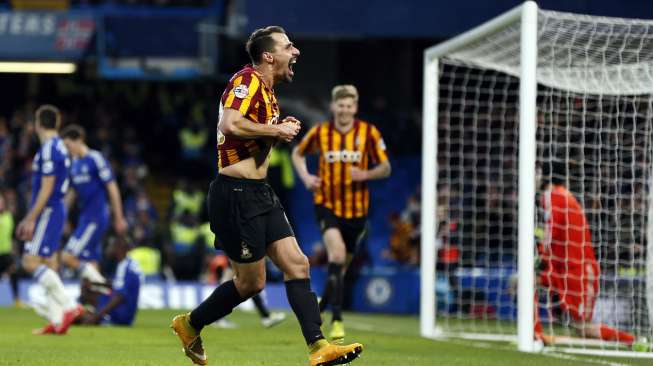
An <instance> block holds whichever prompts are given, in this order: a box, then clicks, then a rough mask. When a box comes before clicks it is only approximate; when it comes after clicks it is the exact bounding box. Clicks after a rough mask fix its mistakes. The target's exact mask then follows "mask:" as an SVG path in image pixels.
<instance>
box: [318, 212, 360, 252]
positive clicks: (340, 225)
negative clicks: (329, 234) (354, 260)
mask: <svg viewBox="0 0 653 366" xmlns="http://www.w3.org/2000/svg"><path fill="white" fill-rule="evenodd" d="M315 217H316V218H317V223H318V225H319V226H320V231H321V232H322V234H324V232H325V231H326V230H327V229H329V228H336V229H338V230H340V234H341V235H342V238H343V239H344V241H345V246H346V247H347V253H355V252H356V248H358V245H359V244H360V243H361V241H363V239H364V238H365V235H367V217H366V216H364V217H355V218H351V219H345V218H342V217H338V216H336V215H335V214H334V213H333V211H332V210H330V209H329V208H327V207H324V206H322V205H315Z"/></svg>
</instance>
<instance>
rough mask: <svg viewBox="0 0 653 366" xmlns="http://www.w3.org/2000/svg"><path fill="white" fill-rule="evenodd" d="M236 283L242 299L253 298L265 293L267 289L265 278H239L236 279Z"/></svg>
mask: <svg viewBox="0 0 653 366" xmlns="http://www.w3.org/2000/svg"><path fill="white" fill-rule="evenodd" d="M234 281H235V283H236V288H238V292H239V293H240V296H242V297H246V298H249V297H252V296H254V295H256V294H258V293H259V292H261V291H263V288H265V278H262V277H255V278H238V277H236V278H235V279H234Z"/></svg>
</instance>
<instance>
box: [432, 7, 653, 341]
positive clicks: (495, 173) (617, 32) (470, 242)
mask: <svg viewBox="0 0 653 366" xmlns="http://www.w3.org/2000/svg"><path fill="white" fill-rule="evenodd" d="M538 23H539V30H538V70H537V80H538V97H537V111H538V112H537V163H536V164H537V165H538V167H542V168H543V176H542V178H543V180H544V181H550V180H551V179H553V178H557V179H558V180H559V181H560V182H561V183H562V184H563V185H564V186H566V187H567V188H568V189H569V191H570V192H571V193H572V194H573V196H574V198H575V199H576V200H577V201H578V203H579V204H580V205H581V206H582V208H583V212H584V216H585V218H586V220H587V223H588V225H589V231H590V234H591V244H592V245H591V246H592V248H593V251H594V255H595V257H596V260H597V264H598V268H599V271H600V275H599V279H598V282H597V283H598V293H597V294H596V295H595V296H593V297H592V298H593V300H594V305H593V306H591V307H592V309H591V310H592V312H593V316H592V319H591V320H590V319H587V320H586V321H583V322H580V321H578V319H574V317H573V314H572V315H570V314H571V313H570V311H569V305H570V304H569V303H573V301H571V300H567V301H565V299H562V297H563V295H561V294H560V292H561V291H557V290H559V288H558V289H556V288H554V287H551V286H540V287H539V291H538V294H539V296H538V306H539V311H538V314H539V316H540V319H541V320H542V322H543V325H544V333H545V334H554V335H555V336H556V337H557V341H558V342H561V343H569V344H570V345H572V346H575V347H576V346H577V347H601V348H611V349H623V348H625V347H627V345H626V344H624V342H612V341H602V340H598V339H595V338H596V337H593V336H591V335H590V334H589V333H590V332H579V331H578V330H577V329H578V328H579V325H580V324H584V325H583V326H586V327H587V328H588V329H589V327H590V326H589V324H604V325H607V326H610V327H613V328H617V329H619V330H623V331H626V332H629V333H631V334H633V335H634V336H635V337H637V338H638V339H641V337H649V338H651V336H652V334H651V329H650V328H651V327H650V324H651V321H650V319H649V311H648V308H649V307H650V306H651V304H649V305H647V296H646V293H647V288H646V277H647V275H648V276H650V275H651V274H650V273H649V272H650V271H648V272H647V264H646V259H647V247H648V246H649V245H648V243H647V224H648V223H647V219H646V217H647V212H648V209H649V205H648V202H649V185H650V181H651V178H652V177H651V158H652V156H653V147H652V144H651V142H652V141H651V139H652V135H651V134H652V133H653V123H652V121H653V118H652V117H653V97H652V95H653V80H652V77H653V70H650V67H651V62H653V38H652V37H653V34H652V33H653V29H650V26H651V25H653V22H648V21H639V20H624V19H615V18H599V17H589V16H582V15H575V14H566V13H558V12H550V11H540V12H539V14H538ZM519 39H520V24H519V23H515V24H513V25H512V26H510V27H508V28H505V29H503V30H501V31H499V32H496V33H494V34H491V35H488V36H487V37H485V38H483V39H480V40H479V41H477V42H475V43H472V44H470V45H468V46H466V47H465V48H463V49H461V50H458V51H456V52H455V53H452V54H449V55H447V56H446V57H444V58H441V59H440V74H439V75H440V76H439V100H438V103H439V104H438V116H439V121H438V143H439V146H438V214H437V220H438V248H439V249H438V262H437V263H438V264H437V270H438V271H437V272H438V280H437V289H436V291H437V299H438V305H437V312H438V315H437V318H438V324H439V325H440V326H441V327H443V329H444V330H445V331H448V332H452V333H458V332H465V333H483V334H494V335H512V334H515V332H516V329H515V323H514V322H515V320H516V294H515V291H516V287H515V285H516V281H515V280H516V278H515V277H516V268H517V231H518V228H517V217H518V205H517V193H518V174H519V172H518V144H519V142H518V137H519V122H518V103H519V80H518V78H517V76H518V75H519V53H520V50H519ZM554 166H556V167H559V166H563V167H564V171H563V172H562V173H561V172H560V171H558V170H556V169H550V168H551V167H554ZM547 167H548V168H549V169H547ZM538 192H539V193H538V202H537V206H536V207H537V208H538V210H537V214H536V217H535V218H534V220H535V222H536V228H537V229H536V237H537V239H536V241H537V242H540V243H545V242H546V238H547V234H548V232H549V229H548V228H549V227H548V226H547V218H548V216H547V214H546V211H545V210H544V206H543V204H542V199H541V198H542V196H543V193H542V192H544V191H542V192H540V191H539V190H538ZM556 259H557V260H558V261H563V262H564V261H567V262H569V267H571V266H572V263H571V261H573V258H565V257H562V258H556ZM540 268H543V267H540ZM538 273H539V272H538ZM573 273H575V272H573V271H569V272H567V273H565V276H573ZM582 276H583V277H585V276H586V275H585V274H583V275H582ZM536 277H538V276H537V275H536ZM564 281H566V280H564V279H563V282H564ZM650 282H653V281H649V283H650ZM590 287H591V286H590ZM649 287H650V284H649ZM584 288H585V289H587V288H588V286H585V287H584ZM585 289H583V290H580V292H578V293H575V292H574V291H576V290H575V289H571V288H568V289H567V291H568V293H570V294H572V295H577V296H581V297H585V298H587V297H588V296H589V294H588V293H586V290H585ZM649 292H650V291H649ZM651 296H653V294H652V295H651ZM649 302H650V300H649ZM584 303H585V304H590V303H591V302H590V301H585V302H584ZM572 305H573V304H572ZM583 311H584V312H585V313H587V309H583Z"/></svg>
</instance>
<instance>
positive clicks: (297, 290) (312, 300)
mask: <svg viewBox="0 0 653 366" xmlns="http://www.w3.org/2000/svg"><path fill="white" fill-rule="evenodd" d="M286 296H287V297H288V303H290V307H291V308H292V311H293V312H294V313H295V316H296V317H297V320H298V321H299V325H300V326H301V328H302V334H303V335H304V339H305V340H306V344H308V345H311V344H313V343H315V342H317V341H319V340H320V339H324V336H323V335H322V331H321V330H320V325H322V319H320V311H319V307H318V305H317V297H316V296H315V293H314V292H312V291H311V281H310V280H309V279H308V278H304V279H301V280H289V281H286Z"/></svg>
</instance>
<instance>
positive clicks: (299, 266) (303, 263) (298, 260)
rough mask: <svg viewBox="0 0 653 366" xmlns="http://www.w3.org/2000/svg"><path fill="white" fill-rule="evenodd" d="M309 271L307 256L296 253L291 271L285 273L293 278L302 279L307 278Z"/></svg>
mask: <svg viewBox="0 0 653 366" xmlns="http://www.w3.org/2000/svg"><path fill="white" fill-rule="evenodd" d="M309 272H310V265H309V263H308V257H306V256H305V255H304V254H301V255H297V256H296V257H295V258H294V260H293V265H292V273H287V275H288V276H289V277H291V278H293V279H302V278H308V275H309Z"/></svg>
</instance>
